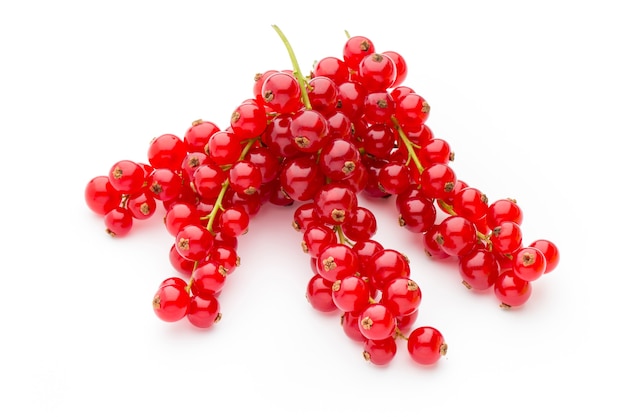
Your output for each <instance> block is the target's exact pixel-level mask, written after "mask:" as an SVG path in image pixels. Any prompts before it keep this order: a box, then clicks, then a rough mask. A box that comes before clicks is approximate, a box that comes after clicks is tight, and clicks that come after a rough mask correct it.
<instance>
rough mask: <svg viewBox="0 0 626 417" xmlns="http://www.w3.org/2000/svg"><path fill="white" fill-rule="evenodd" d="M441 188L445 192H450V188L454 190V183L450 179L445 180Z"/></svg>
mask: <svg viewBox="0 0 626 417" xmlns="http://www.w3.org/2000/svg"><path fill="white" fill-rule="evenodd" d="M443 190H444V191H445V192H446V193H450V192H452V190H454V183H453V182H452V181H450V182H447V183H446V184H445V185H444V186H443Z"/></svg>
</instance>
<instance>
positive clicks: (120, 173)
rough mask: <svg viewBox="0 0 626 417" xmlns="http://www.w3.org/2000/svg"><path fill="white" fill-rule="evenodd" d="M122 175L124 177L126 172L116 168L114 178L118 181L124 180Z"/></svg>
mask: <svg viewBox="0 0 626 417" xmlns="http://www.w3.org/2000/svg"><path fill="white" fill-rule="evenodd" d="M122 175H124V171H123V170H122V168H120V167H115V168H114V169H113V178H115V179H116V180H119V179H120V178H122Z"/></svg>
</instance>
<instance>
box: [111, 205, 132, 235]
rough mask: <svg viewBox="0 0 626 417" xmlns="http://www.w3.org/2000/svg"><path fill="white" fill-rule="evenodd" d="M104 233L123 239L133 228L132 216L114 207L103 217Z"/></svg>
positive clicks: (126, 211)
mask: <svg viewBox="0 0 626 417" xmlns="http://www.w3.org/2000/svg"><path fill="white" fill-rule="evenodd" d="M104 225H105V226H106V232H107V233H108V234H109V235H111V236H113V237H124V236H126V235H127V234H128V233H130V230H131V229H132V227H133V215H132V213H131V212H130V210H128V209H126V208H124V207H116V208H114V209H113V210H111V211H109V212H108V213H107V214H105V215H104Z"/></svg>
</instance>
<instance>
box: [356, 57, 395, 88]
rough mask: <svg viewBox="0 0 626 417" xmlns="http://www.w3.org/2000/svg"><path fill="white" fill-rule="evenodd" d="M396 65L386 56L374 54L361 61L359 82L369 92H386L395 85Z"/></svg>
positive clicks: (358, 74)
mask: <svg viewBox="0 0 626 417" xmlns="http://www.w3.org/2000/svg"><path fill="white" fill-rule="evenodd" d="M396 76H397V69H396V64H395V63H394V62H393V60H392V59H391V57H389V56H388V55H385V54H377V53H372V54H370V55H367V56H365V57H363V59H361V61H360V62H359V65H358V68H357V77H358V80H359V81H360V82H361V83H362V84H363V85H364V86H365V87H366V88H367V89H368V90H369V91H384V90H387V89H388V88H391V86H392V85H393V84H394V83H395V81H396Z"/></svg>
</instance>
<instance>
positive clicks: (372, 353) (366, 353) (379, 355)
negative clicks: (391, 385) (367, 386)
mask: <svg viewBox="0 0 626 417" xmlns="http://www.w3.org/2000/svg"><path fill="white" fill-rule="evenodd" d="M397 351H398V347H397V345H396V339H395V338H394V337H388V338H387V339H383V340H371V339H367V340H365V342H363V358H365V360H366V361H368V362H370V363H373V364H374V365H378V366H384V365H387V364H389V363H390V362H391V361H392V360H393V358H394V357H395V356H396V353H397Z"/></svg>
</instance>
